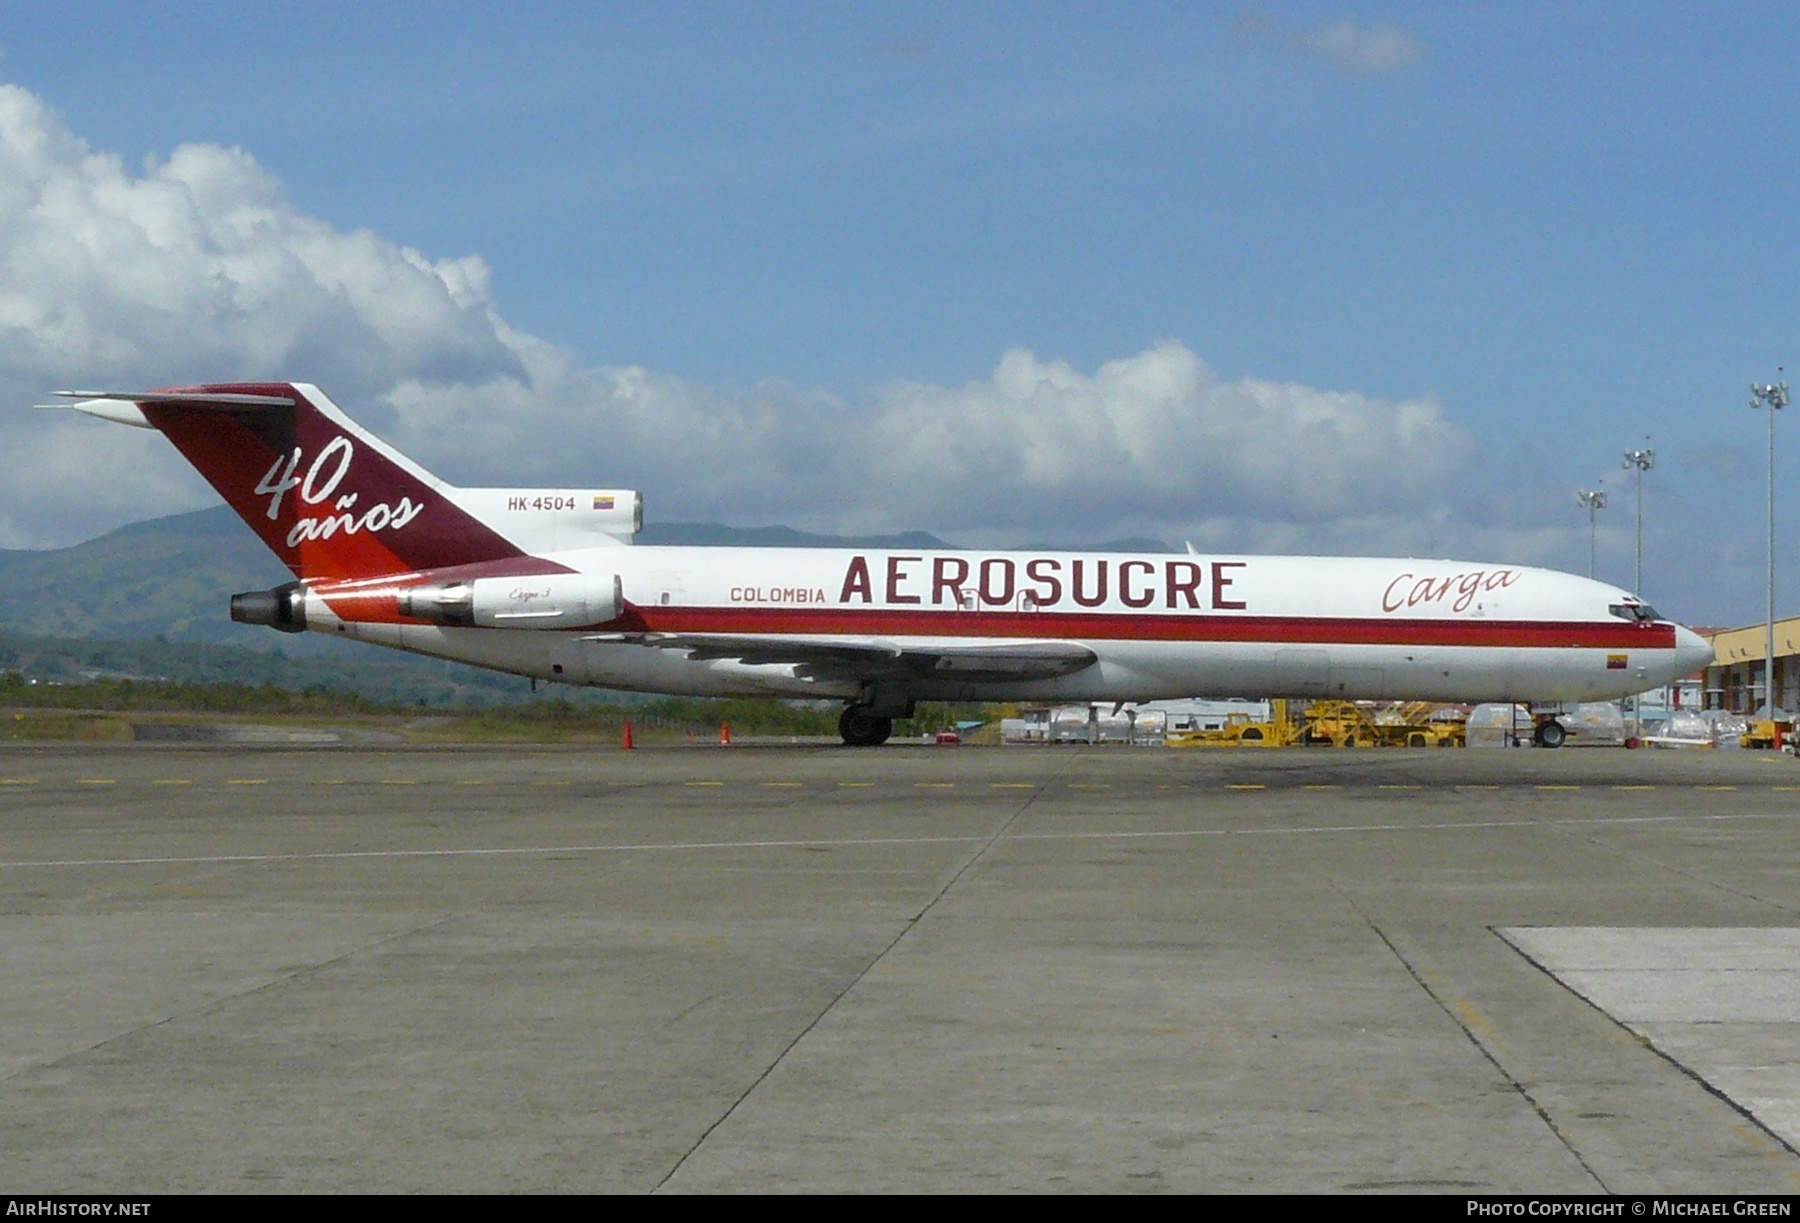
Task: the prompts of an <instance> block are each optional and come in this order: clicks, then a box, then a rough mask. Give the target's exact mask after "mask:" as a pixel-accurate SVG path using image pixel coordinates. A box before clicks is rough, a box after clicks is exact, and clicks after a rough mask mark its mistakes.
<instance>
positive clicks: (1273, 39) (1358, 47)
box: [1233, 10, 1430, 76]
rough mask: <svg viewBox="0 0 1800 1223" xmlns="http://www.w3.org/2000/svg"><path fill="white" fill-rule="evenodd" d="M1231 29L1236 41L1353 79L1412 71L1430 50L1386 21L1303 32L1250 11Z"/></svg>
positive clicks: (1341, 22)
mask: <svg viewBox="0 0 1800 1223" xmlns="http://www.w3.org/2000/svg"><path fill="white" fill-rule="evenodd" d="M1233 29H1234V31H1235V32H1236V34H1237V35H1238V36H1239V37H1240V38H1247V39H1253V40H1266V41H1268V42H1270V43H1273V44H1274V45H1276V46H1279V47H1284V48H1286V49H1287V50H1289V51H1292V52H1295V53H1296V54H1299V55H1304V56H1307V57H1309V58H1311V59H1316V60H1322V61H1323V62H1325V63H1327V64H1330V65H1331V66H1332V67H1334V68H1337V69H1338V70H1340V71H1342V72H1348V73H1351V74H1353V75H1357V76H1380V75H1382V74H1384V73H1389V72H1397V71H1399V70H1400V69H1402V68H1410V67H1412V66H1413V65H1414V64H1416V63H1418V62H1419V61H1420V60H1422V59H1424V58H1425V55H1426V52H1427V51H1429V50H1430V46H1429V44H1427V43H1426V41H1425V40H1424V39H1423V38H1421V37H1419V36H1418V35H1417V34H1414V33H1412V32H1410V31H1408V30H1403V29H1401V28H1400V27H1398V26H1394V25H1389V24H1388V23H1387V22H1385V21H1375V22H1370V23H1369V24H1367V25H1363V24H1361V23H1359V22H1356V21H1353V20H1351V19H1350V18H1348V17H1346V18H1343V19H1341V20H1338V21H1333V22H1331V23H1329V24H1327V25H1322V26H1315V27H1313V28H1312V29H1305V30H1303V29H1298V28H1296V27H1294V26H1292V25H1289V24H1288V23H1287V22H1285V21H1283V20H1281V19H1280V18H1278V17H1272V16H1270V15H1268V14H1266V13H1261V12H1257V11H1255V10H1251V11H1248V12H1246V13H1244V14H1243V15H1242V16H1240V17H1239V18H1238V20H1237V22H1236V23H1235V25H1234V27H1233Z"/></svg>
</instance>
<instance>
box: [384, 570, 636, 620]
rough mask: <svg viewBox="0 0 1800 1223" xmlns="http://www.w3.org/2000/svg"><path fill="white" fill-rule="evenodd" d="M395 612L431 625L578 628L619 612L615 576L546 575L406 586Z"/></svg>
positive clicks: (621, 596)
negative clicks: (429, 622) (425, 621)
mask: <svg viewBox="0 0 1800 1223" xmlns="http://www.w3.org/2000/svg"><path fill="white" fill-rule="evenodd" d="M398 602H399V609H398V610H399V612H400V614H401V615H403V616H412V617H413V618H415V619H418V620H430V621H432V622H433V623H435V624H456V625H464V626H467V625H475V626H478V627H481V628H531V629H558V628H582V627H586V626H587V625H591V624H605V623H606V622H607V621H608V620H617V619H618V618H619V615H620V613H622V612H623V611H624V610H625V592H624V584H623V583H622V582H621V581H620V579H619V578H618V576H617V575H613V576H609V577H602V576H599V575H596V574H589V573H547V574H537V575H531V576H526V577H510V578H476V579H474V580H473V581H463V582H442V583H433V584H430V585H425V586H411V587H408V588H407V589H405V590H402V591H400V592H399V596H398Z"/></svg>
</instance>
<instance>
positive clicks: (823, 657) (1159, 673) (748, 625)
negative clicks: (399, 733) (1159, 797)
mask: <svg viewBox="0 0 1800 1223" xmlns="http://www.w3.org/2000/svg"><path fill="white" fill-rule="evenodd" d="M58 394H59V395H62V396H63V397H65V398H69V399H73V400H75V401H76V402H75V403H74V404H73V406H74V407H75V408H76V409H77V410H79V411H82V412H86V413H88V414H90V415H93V416H98V417H102V418H104V419H107V420H112V421H117V422H119V423H122V424H128V425H136V426H138V427H141V428H149V429H156V430H158V431H160V432H161V433H162V434H163V436H165V437H166V438H168V439H169V441H171V442H172V443H174V445H175V447H176V448H177V449H178V450H180V451H181V453H182V454H183V455H184V456H185V457H186V458H187V459H188V461H189V462H191V463H192V464H193V465H194V466H195V467H196V468H198V469H199V471H200V473H201V475H203V476H205V477H206V479H207V481H208V482H209V483H211V484H212V486H213V487H214V488H215V489H217V490H218V492H219V495H220V496H222V497H224V498H225V500H226V502H227V503H228V504H230V506H231V507H232V508H233V509H234V510H236V511H237V513H238V514H239V516H240V517H242V518H243V519H244V521H245V522H246V523H248V524H249V525H250V527H251V528H252V529H253V530H254V531H256V533H257V534H258V535H259V536H260V537H261V538H262V540H263V542H264V543H266V544H267V545H268V546H269V547H270V548H271V549H273V550H274V552H275V554H276V555H277V556H279V557H280V558H281V560H282V562H283V563H284V564H286V565H287V566H288V568H289V569H290V570H291V571H292V572H293V574H294V581H292V582H289V583H287V584H285V585H282V586H278V587H276V588H275V589H273V590H267V591H260V592H252V593H246V594H240V595H236V596H234V597H233V598H232V600H231V617H232V619H234V620H238V621H242V622H244V623H247V624H263V625H268V626H270V627H272V628H275V629H279V630H281V631H283V632H290V633H298V632H315V633H328V634H333V635H337V636H342V637H348V638H350V639H352V640H356V641H366V642H371V643H374V644H376V645H384V646H393V647H396V648H398V649H402V650H410V651H412V652H414V653H418V654H428V655H431V656H432V657H435V658H448V659H454V660H456V661H458V662H465V663H472V664H474V665H476V666H480V667H490V668H493V669H495V670H500V671H509V672H512V673H514V674H518V675H525V676H532V677H534V678H538V679H546V680H553V681H560V682H563V683H570V684H587V685H593V686H597V687H606V688H621V689H634V690H638V691H642V692H661V693H678V694H684V695H695V696H776V697H813V698H830V699H836V700H842V701H844V702H845V708H844V713H843V716H842V718H841V719H840V721H839V729H840V731H841V733H842V734H843V737H844V742H845V743H848V744H852V745H861V746H872V745H875V744H879V743H881V742H883V741H885V740H886V739H887V737H888V735H889V733H890V732H891V730H892V726H893V719H894V718H896V717H905V716H908V715H909V714H910V712H911V710H912V708H913V705H914V703H915V702H917V701H921V700H935V701H998V700H1006V701H1031V702H1099V701H1104V702H1124V701H1146V700H1155V699H1160V698H1166V697H1182V696H1194V695H1220V696H1228V695H1255V696H1261V695H1265V694H1272V695H1276V696H1289V697H1301V698H1304V697H1327V696H1329V697H1334V698H1344V699H1369V700H1379V699H1397V698H1405V699H1409V700H1445V701H1468V702H1474V701H1520V702H1531V703H1534V704H1553V703H1557V702H1574V701H1592V700H1610V699H1613V698H1617V697H1622V696H1627V695H1630V694H1631V693H1635V692H1641V691H1643V690H1645V689H1648V688H1653V687H1658V686H1661V685H1663V684H1666V683H1669V682H1670V681H1672V680H1674V679H1675V678H1676V677H1678V676H1683V675H1688V674H1691V673H1692V672H1694V671H1695V670H1697V669H1699V668H1700V667H1701V666H1703V665H1704V664H1706V663H1707V662H1709V661H1710V660H1711V658H1712V651H1711V649H1710V648H1709V647H1708V645H1707V644H1706V642H1705V641H1704V640H1702V639H1701V638H1700V637H1699V636H1698V635H1696V634H1695V633H1693V632H1690V631H1689V630H1687V629H1685V628H1681V627H1679V626H1678V625H1675V624H1673V623H1671V622H1669V621H1667V620H1665V619H1663V618H1662V617H1661V616H1659V615H1657V613H1656V612H1655V611H1654V610H1653V609H1651V608H1650V607H1649V606H1647V605H1646V604H1644V603H1642V602H1641V601H1639V600H1638V599H1637V598H1635V597H1633V596H1632V595H1629V594H1627V593H1626V592H1624V591H1622V590H1619V589H1617V588H1615V587H1612V586H1607V585H1605V584H1604V583H1600V582H1594V581H1590V580H1588V579H1586V578H1579V577H1572V576H1570V575H1568V574H1563V573H1555V572H1551V571H1548V570H1544V569H1533V568H1527V567H1524V566H1520V565H1501V564H1475V563H1467V562H1461V561H1447V560H1402V559H1394V560H1378V559H1366V558H1347V557H1298V556H1226V555H1219V556H1212V555H1192V554H1190V555H1186V556H1168V555H1160V554H1119V553H1114V554H1085V553H1069V552H981V551H943V552H934V551H927V550H925V549H917V550H912V551H881V550H824V549H795V548H692V547H649V546H636V547H632V546H627V545H630V544H631V542H632V537H633V536H634V535H635V534H636V533H637V531H638V530H639V529H640V527H641V526H642V523H643V502H642V500H641V499H640V498H639V496H638V494H637V493H635V492H632V491H629V490H624V489H566V488H558V489H513V488H457V487H454V486H452V485H449V484H446V483H445V482H444V481H442V480H440V479H438V478H437V477H435V476H433V475H432V474H431V473H429V472H427V471H425V470H424V469H423V468H421V467H419V466H418V465H417V464H416V463H413V462H411V461H410V460H408V459H407V458H406V457H405V456H404V455H401V454H400V453H399V452H397V451H395V450H394V449H393V448H391V447H389V446H387V445H386V444H384V443H383V442H381V441H380V440H379V439H377V438H375V437H374V436H372V435H370V434H369V433H367V432H365V431H364V430H363V429H361V428H359V427H358V426H357V425H356V424H355V423H353V422H352V421H351V420H350V419H349V418H348V417H346V416H345V415H344V414H343V413H342V412H341V411H339V410H338V408H337V407H336V405H334V404H333V403H332V402H331V401H330V400H329V399H327V398H326V397H325V395H324V394H322V393H321V392H320V391H319V389H318V388H317V387H315V386H311V385H307V384H305V383H294V384H289V383H253V384H230V385H210V386H196V387H179V388H169V389H165V390H159V391H131V392H117V393H115V392H91V391H62V392H58ZM1562 738H1563V729H1562V727H1561V726H1560V725H1559V724H1558V723H1556V722H1555V721H1554V720H1548V721H1545V722H1542V723H1541V724H1540V726H1539V730H1538V741H1539V742H1540V743H1543V744H1546V745H1549V746H1554V745H1556V744H1559V743H1561V742H1562Z"/></svg>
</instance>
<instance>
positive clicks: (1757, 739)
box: [1738, 718, 1794, 748]
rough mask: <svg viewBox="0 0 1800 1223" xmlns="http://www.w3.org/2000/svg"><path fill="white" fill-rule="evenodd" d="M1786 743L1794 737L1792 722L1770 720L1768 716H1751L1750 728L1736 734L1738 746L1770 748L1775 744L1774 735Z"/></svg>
mask: <svg viewBox="0 0 1800 1223" xmlns="http://www.w3.org/2000/svg"><path fill="white" fill-rule="evenodd" d="M1777 735H1779V736H1780V737H1781V742H1783V743H1786V742H1787V741H1788V740H1789V739H1792V738H1793V737H1794V724H1793V723H1792V722H1788V721H1771V720H1770V719H1768V718H1752V719H1751V720H1750V729H1748V730H1746V731H1745V732H1744V733H1743V734H1741V735H1739V736H1738V746H1739V747H1761V748H1772V747H1774V746H1775V745H1776V743H1775V739H1776V736H1777Z"/></svg>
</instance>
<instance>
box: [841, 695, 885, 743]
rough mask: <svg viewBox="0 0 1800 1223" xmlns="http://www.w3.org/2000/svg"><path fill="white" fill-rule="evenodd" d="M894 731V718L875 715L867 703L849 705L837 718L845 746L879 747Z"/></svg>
mask: <svg viewBox="0 0 1800 1223" xmlns="http://www.w3.org/2000/svg"><path fill="white" fill-rule="evenodd" d="M893 733H894V719H892V718H882V717H877V716H876V715H875V714H873V713H871V712H870V710H869V707H868V706H867V705H850V706H847V707H845V709H844V712H843V714H842V715H840V716H839V718H838V734H840V735H842V736H844V746H845V747H880V746H881V745H882V744H883V743H886V742H887V741H888V736H889V735H891V734H893Z"/></svg>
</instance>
